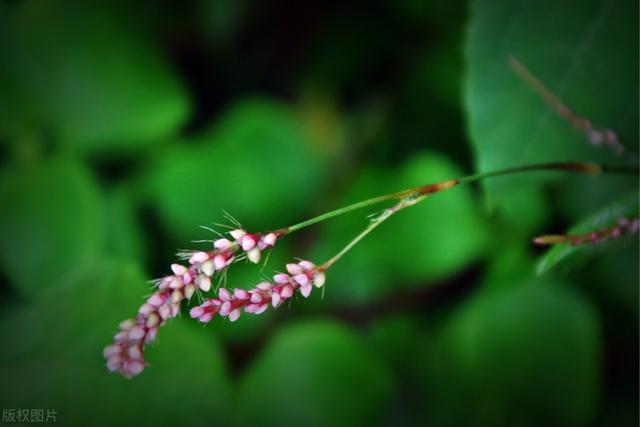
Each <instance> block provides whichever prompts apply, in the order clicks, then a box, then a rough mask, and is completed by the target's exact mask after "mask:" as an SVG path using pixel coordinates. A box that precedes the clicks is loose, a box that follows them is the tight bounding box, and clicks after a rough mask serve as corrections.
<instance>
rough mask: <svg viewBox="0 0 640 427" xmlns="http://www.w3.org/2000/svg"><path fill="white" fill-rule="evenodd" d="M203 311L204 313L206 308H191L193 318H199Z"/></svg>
mask: <svg viewBox="0 0 640 427" xmlns="http://www.w3.org/2000/svg"><path fill="white" fill-rule="evenodd" d="M202 313H204V309H203V308H202V307H200V306H198V307H193V308H192V309H191V310H189V316H191V318H193V319H197V318H198V317H200V316H202Z"/></svg>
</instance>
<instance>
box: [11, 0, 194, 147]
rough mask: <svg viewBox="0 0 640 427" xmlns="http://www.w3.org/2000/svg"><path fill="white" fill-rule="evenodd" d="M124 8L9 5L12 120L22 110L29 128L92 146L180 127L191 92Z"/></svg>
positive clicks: (72, 0) (143, 139) (70, 2)
mask: <svg viewBox="0 0 640 427" xmlns="http://www.w3.org/2000/svg"><path fill="white" fill-rule="evenodd" d="M129 10H131V9H130V8H129ZM124 11H125V8H122V7H121V3H119V2H106V1H98V2H90V3H88V2H83V1H76V0H66V1H50V0H48V1H23V2H14V3H13V4H12V5H11V6H8V7H6V8H5V9H4V12H5V13H4V14H0V19H2V21H0V22H1V23H0V26H3V27H5V30H4V32H5V35H6V37H7V42H6V43H0V48H2V52H1V53H2V55H3V56H4V57H5V59H6V61H5V62H4V63H3V64H4V65H3V67H2V68H4V70H3V72H2V77H3V78H1V79H0V81H2V84H3V86H6V87H7V88H8V89H10V90H9V92H8V93H7V96H6V97H3V98H4V99H3V100H2V101H1V102H0V111H2V112H3V114H4V112H8V113H10V114H11V116H12V117H14V116H16V115H18V114H16V113H15V110H19V111H20V112H21V114H22V117H19V118H18V120H21V121H23V122H24V127H25V128H30V127H33V125H34V124H35V126H37V129H39V130H41V131H43V130H45V131H52V132H53V134H54V135H56V136H57V137H58V138H60V139H61V140H62V141H63V142H65V143H69V144H72V145H74V146H78V147H82V148H83V149H88V150H93V149H114V148H116V147H117V148H125V147H129V146H130V145H131V144H133V143H149V142H152V141H156V140H158V139H160V138H163V137H166V136H167V135H171V134H172V133H174V132H175V131H176V130H178V129H179V127H180V126H182V125H183V124H184V123H185V121H186V119H187V116H188V114H189V100H188V98H187V94H186V92H185V89H184V88H183V86H182V85H181V83H180V82H179V81H178V78H177V76H176V75H175V74H174V73H173V71H172V70H171V69H170V67H169V65H168V63H167V61H166V60H165V59H164V58H163V57H162V54H161V52H160V51H159V49H158V48H157V47H156V46H154V45H153V43H152V42H151V39H150V37H147V36H146V35H145V34H144V31H143V30H142V28H143V27H142V26H140V25H139V24H136V23H135V22H134V20H133V16H129V15H127V14H126V13H124ZM7 126H10V128H12V129H13V131H14V132H15V131H16V129H15V128H16V127H19V126H18V125H16V124H15V123H8V124H6V125H5V126H3V127H7ZM43 126H44V127H43Z"/></svg>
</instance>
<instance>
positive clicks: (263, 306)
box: [254, 303, 269, 314]
mask: <svg viewBox="0 0 640 427" xmlns="http://www.w3.org/2000/svg"><path fill="white" fill-rule="evenodd" d="M267 308H269V304H267V303H264V304H262V305H261V306H260V307H259V308H258V309H257V310H256V311H255V313H254V314H261V313H264V312H265V310H266V309H267Z"/></svg>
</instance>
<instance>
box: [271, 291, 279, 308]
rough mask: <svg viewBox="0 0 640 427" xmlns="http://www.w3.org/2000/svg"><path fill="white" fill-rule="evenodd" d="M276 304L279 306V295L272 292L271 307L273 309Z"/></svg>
mask: <svg viewBox="0 0 640 427" xmlns="http://www.w3.org/2000/svg"><path fill="white" fill-rule="evenodd" d="M278 304H280V294H278V293H276V292H274V293H273V294H272V295H271V305H272V306H273V307H274V308H275V307H277V306H278Z"/></svg>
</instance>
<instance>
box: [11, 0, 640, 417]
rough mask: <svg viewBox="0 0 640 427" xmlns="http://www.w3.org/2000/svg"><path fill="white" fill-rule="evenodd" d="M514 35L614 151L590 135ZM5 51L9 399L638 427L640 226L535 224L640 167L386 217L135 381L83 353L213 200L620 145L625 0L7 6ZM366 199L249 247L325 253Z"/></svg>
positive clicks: (141, 412)
mask: <svg viewBox="0 0 640 427" xmlns="http://www.w3.org/2000/svg"><path fill="white" fill-rule="evenodd" d="M508 55H513V56H515V57H516V58H518V59H519V60H520V61H521V62H522V63H524V64H525V65H526V66H527V67H528V68H529V69H530V70H531V71H532V72H533V73H534V74H535V75H536V76H538V77H539V78H540V79H541V80H542V81H543V82H545V84H546V85H547V86H548V87H549V88H550V89H551V90H553V91H554V92H556V93H557V94H558V95H559V96H561V98H562V99H563V100H564V101H565V102H566V103H567V104H568V105H569V106H571V107H572V108H574V109H575V110H576V111H577V112H579V113H580V114H582V115H584V116H586V117H588V118H590V119H591V120H592V121H593V122H594V123H595V124H596V125H599V126H609V127H612V128H613V129H615V130H616V132H617V133H618V134H619V136H620V139H621V141H622V142H623V144H624V145H625V147H626V149H627V154H626V155H624V156H622V157H615V156H613V155H611V154H609V153H608V152H607V150H606V149H603V148H597V147H592V146H589V145H588V144H587V143H586V142H585V141H584V138H583V137H582V136H581V135H580V134H579V133H577V132H575V131H574V130H573V129H572V128H571V127H570V126H569V125H568V124H567V123H565V122H564V121H563V120H562V119H560V118H559V117H558V116H556V115H555V114H554V113H553V112H552V111H551V109H550V108H549V107H548V106H547V105H545V104H544V102H543V101H542V100H541V99H540V97H539V96H538V95H537V94H536V93H535V92H534V91H533V90H532V89H531V87H529V86H528V85H527V84H526V83H525V82H523V81H522V80H521V79H520V78H518V76H517V75H516V74H515V73H514V72H513V71H512V69H511V68H510V67H509V64H508V60H507V58H508ZM0 61H1V62H0V283H1V285H0V337H1V340H0V409H2V411H3V417H4V416H5V414H6V413H7V410H11V409H13V410H17V409H20V408H27V409H29V408H31V409H36V408H41V409H44V410H45V411H46V410H47V409H53V410H55V411H56V413H57V417H56V423H57V424H60V425H78V426H98V425H105V426H114V425H119V426H129V425H131V426H133V425H136V426H147V425H148V426H151V425H153V426H165V425H167V426H169V425H183V426H289V425H291V426H322V427H328V426H350V427H355V426H372V425H373V426H414V425H419V426H461V425H465V426H466V425H474V426H538V425H550V426H553V425H562V426H585V425H586V426H591V425H611V426H623V425H629V426H635V425H637V424H638V239H637V236H633V237H630V238H626V239H622V240H620V241H616V242H614V243H607V244H603V245H600V246H598V247H587V248H575V249H571V248H568V249H567V248H558V249H555V250H553V251H548V249H544V248H542V249H541V248H536V247H533V245H532V244H531V238H532V237H533V236H535V235H537V234H540V233H544V232H563V231H565V230H569V229H574V230H581V229H582V230H589V229H591V228H594V227H596V228H597V227H599V226H602V225H608V224H610V223H612V222H615V220H616V218H618V217H620V216H623V215H633V216H635V215H637V214H638V181H637V175H605V176H602V177H597V178H588V177H584V176H567V175H566V174H559V173H547V174H541V173H537V174H528V175H526V176H525V175H523V176H518V177H509V178H500V179H495V180H493V181H487V182H485V183H483V184H482V185H481V186H474V187H464V188H456V189H455V190H452V191H450V192H448V193H445V194H439V195H437V196H435V197H433V198H432V199H430V200H428V201H426V202H425V203H423V204H421V205H419V206H416V207H414V208H411V209H410V210H407V211H404V212H402V213H401V214H399V215H397V216H396V217H394V218H393V219H392V220H390V221H389V222H388V223H386V224H385V225H384V226H382V227H381V228H380V229H378V230H376V232H375V233H374V234H372V235H371V236H370V237H368V238H367V239H366V240H365V241H363V242H362V243H361V244H359V245H358V246H356V247H355V249H353V250H352V252H350V253H349V254H348V255H347V256H346V257H345V258H344V259H343V260H341V261H340V262H339V263H338V264H336V266H335V268H333V269H332V270H330V271H329V274H328V280H327V285H326V289H325V290H324V293H322V292H315V293H314V294H313V295H312V297H311V298H310V299H309V300H304V301H300V300H299V301H295V302H294V303H293V304H291V306H290V307H282V308H280V309H278V310H276V311H274V312H268V313H265V314H264V315H261V316H257V317H252V316H250V315H245V316H243V317H242V318H241V319H240V320H239V321H238V322H236V323H234V324H231V323H229V322H228V321H226V320H224V319H216V320H215V321H213V322H212V323H211V324H209V325H208V326H206V327H202V326H201V325H199V324H197V323H196V322H195V321H192V320H191V319H189V318H188V315H187V314H186V312H185V313H183V315H182V316H181V317H180V318H178V319H175V320H174V321H172V322H171V323H170V324H168V325H167V326H166V327H165V328H163V330H162V331H161V333H160V335H159V340H158V342H157V343H156V344H154V345H153V346H152V347H151V348H149V349H148V351H147V358H148V360H149V361H150V366H149V367H148V368H147V369H146V370H145V371H144V372H143V374H142V375H140V376H139V377H138V378H135V379H133V380H125V379H123V378H121V377H119V376H117V375H110V374H108V373H107V372H106V370H105V367H104V360H103V358H102V354H101V352H102V348H103V347H104V346H105V345H107V344H108V343H109V342H110V341H111V337H112V335H113V334H114V333H115V332H116V328H117V324H118V322H119V321H120V320H122V319H125V318H128V317H131V316H132V315H133V314H134V313H135V311H136V309H137V307H138V306H139V304H140V303H141V301H142V300H143V297H144V296H145V295H147V294H148V293H149V289H150V286H149V284H148V282H147V280H149V279H152V278H154V277H159V276H162V275H164V274H166V273H167V272H168V266H169V264H170V263H171V262H172V261H173V260H174V259H175V257H174V254H175V252H176V250H177V249H182V248H206V247H207V243H197V242H193V240H202V239H204V240H206V239H211V238H213V235H212V234H211V233H210V232H209V231H207V230H205V229H203V228H200V227H199V226H200V225H205V226H212V225H213V223H216V222H225V219H224V216H223V210H225V211H227V212H229V213H230V214H231V215H233V216H234V217H235V218H237V219H238V220H239V221H241V222H242V224H243V225H244V226H245V227H246V228H247V229H249V230H254V231H260V230H269V229H275V228H278V227H282V226H286V225H289V224H292V223H294V222H298V221H301V220H303V219H306V218H309V217H311V216H313V215H316V214H319V213H322V212H325V211H327V210H330V209H335V208H337V207H340V206H342V205H345V204H347V203H349V202H351V201H357V200H360V199H362V198H366V197H370V196H374V195H378V194H382V193H384V192H388V191H393V190H399V189H403V188H406V187H409V186H415V185H420V184H425V183H430V182H434V181H438V180H441V179H447V178H452V177H457V176H461V175H464V174H468V173H474V172H477V171H486V170H490V169H495V168H500V167H507V166H514V165H520V164H526V163H532V162H539V161H562V160H592V161H598V162H602V163H607V164H634V162H635V164H637V153H638V92H639V90H638V3H637V1H608V0H605V1H600V0H585V1H579V2H578V1H566V2H558V1H554V0H542V1H537V2H527V1H507V0H505V1H488V0H487V1H477V2H472V3H467V2H463V1H420V0H400V1H396V2H364V1H354V2H320V1H310V2H300V3H294V2H285V1H279V0H270V1H264V2H250V1H246V0H219V1H207V0H194V1H186V2H180V1H165V2H151V1H142V2H126V1H91V2H83V1H73V0H60V1H54V0H14V1H2V2H1V3H0ZM376 209H378V208H373V209H370V210H368V211H363V212H356V213H352V214H349V215H347V216H344V217H341V218H338V219H334V220H331V221H330V222H327V223H323V224H320V225H317V226H315V227H312V228H310V229H308V230H304V231H301V232H299V233H296V234H295V235H292V236H290V237H288V238H287V239H285V240H283V241H282V242H281V243H279V244H278V247H277V249H276V250H275V251H274V252H273V253H272V255H271V257H270V259H269V262H268V264H267V266H266V267H265V270H264V271H265V272H266V273H268V272H270V271H273V270H278V269H281V268H282V266H283V265H284V263H285V262H288V261H289V260H291V259H293V258H294V257H303V258H308V259H312V260H314V261H316V262H322V261H324V260H326V259H327V258H328V257H329V256H331V255H332V254H334V253H336V252H337V251H338V250H339V249H340V248H341V247H342V246H343V245H344V244H346V243H347V242H348V241H349V240H350V239H351V238H352V237H353V236H355V234H356V233H357V232H358V231H359V230H360V229H362V227H363V226H364V225H365V224H366V221H367V218H366V216H367V214H371V213H374V212H375V211H376ZM260 277H261V273H260V271H259V269H258V268H255V267H254V268H247V266H244V265H237V266H234V267H233V268H232V269H231V271H230V273H229V277H228V281H229V282H228V283H229V285H230V286H234V287H235V286H237V287H245V288H247V287H249V286H251V285H252V284H255V283H256V282H257V281H258V280H259V278H260ZM2 421H3V422H5V423H8V424H9V423H10V420H8V419H7V418H3V420H2ZM27 424H28V423H27Z"/></svg>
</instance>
